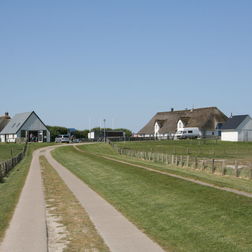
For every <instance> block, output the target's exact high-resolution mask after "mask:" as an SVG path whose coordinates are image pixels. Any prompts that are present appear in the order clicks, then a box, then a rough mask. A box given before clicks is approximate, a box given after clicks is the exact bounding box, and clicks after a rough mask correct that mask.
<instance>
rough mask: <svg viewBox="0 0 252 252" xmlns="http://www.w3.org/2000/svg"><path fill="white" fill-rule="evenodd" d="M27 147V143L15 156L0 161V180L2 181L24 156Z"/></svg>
mask: <svg viewBox="0 0 252 252" xmlns="http://www.w3.org/2000/svg"><path fill="white" fill-rule="evenodd" d="M26 149H27V143H26V144H25V146H24V148H23V150H22V151H21V152H20V153H18V154H17V155H16V156H15V157H12V158H10V159H8V160H5V161H3V162H0V182H3V180H4V177H6V176H7V175H8V173H9V172H10V171H11V170H12V169H13V168H14V167H15V166H16V165H17V164H18V163H19V162H20V161H21V160H22V159H23V158H24V156H25V153H26Z"/></svg>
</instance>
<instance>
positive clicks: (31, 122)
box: [18, 112, 48, 131]
mask: <svg viewBox="0 0 252 252" xmlns="http://www.w3.org/2000/svg"><path fill="white" fill-rule="evenodd" d="M20 130H30V131H32V130H48V129H47V128H46V126H45V124H44V123H43V122H42V121H41V120H40V118H39V117H38V116H37V114H36V113H35V112H32V113H31V114H30V116H29V117H28V118H27V120H26V121H25V122H24V123H23V125H22V126H21V127H20V128H19V130H18V131H20Z"/></svg>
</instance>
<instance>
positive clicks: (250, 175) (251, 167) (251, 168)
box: [249, 163, 252, 179]
mask: <svg viewBox="0 0 252 252" xmlns="http://www.w3.org/2000/svg"><path fill="white" fill-rule="evenodd" d="M249 178H250V179H252V163H250V173H249Z"/></svg>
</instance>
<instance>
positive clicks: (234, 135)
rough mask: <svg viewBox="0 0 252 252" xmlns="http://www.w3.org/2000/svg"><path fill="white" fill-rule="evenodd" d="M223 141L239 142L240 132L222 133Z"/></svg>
mask: <svg viewBox="0 0 252 252" xmlns="http://www.w3.org/2000/svg"><path fill="white" fill-rule="evenodd" d="M221 141H231V142H238V132H237V131H222V132H221Z"/></svg>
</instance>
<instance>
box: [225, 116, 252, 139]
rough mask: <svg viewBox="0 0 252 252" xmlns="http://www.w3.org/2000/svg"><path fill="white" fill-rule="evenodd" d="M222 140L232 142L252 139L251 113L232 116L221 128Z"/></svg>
mask: <svg viewBox="0 0 252 252" xmlns="http://www.w3.org/2000/svg"><path fill="white" fill-rule="evenodd" d="M221 140H222V141H231V142H248V141H252V119H251V117H250V116H249V115H237V116H231V117H230V118H229V119H228V120H227V122H226V123H225V124H224V125H223V127H222V129H221Z"/></svg>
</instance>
